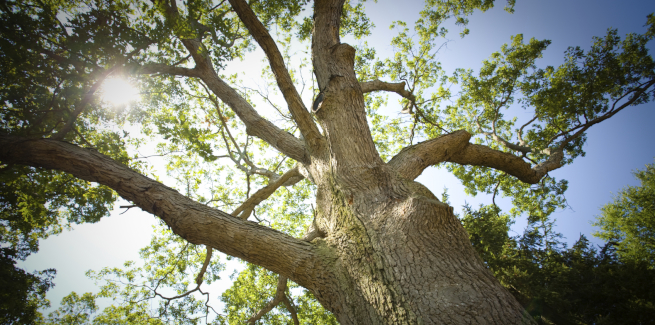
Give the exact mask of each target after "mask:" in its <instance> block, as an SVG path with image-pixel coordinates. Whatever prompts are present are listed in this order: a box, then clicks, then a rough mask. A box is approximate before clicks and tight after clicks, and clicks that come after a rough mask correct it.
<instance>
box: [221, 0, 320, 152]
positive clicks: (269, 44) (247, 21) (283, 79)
mask: <svg viewBox="0 0 655 325" xmlns="http://www.w3.org/2000/svg"><path fill="white" fill-rule="evenodd" d="M230 4H231V5H232V8H234V11H235V12H236V13H237V15H238V16H239V18H240V19H241V21H242V22H243V23H244V25H246V27H247V28H248V31H249V32H250V34H251V35H252V36H253V38H254V39H255V40H256V41H257V43H258V44H259V46H260V47H261V48H262V50H264V53H265V54H266V57H267V58H268V62H269V63H270V66H271V70H273V74H274V75H275V79H276V81H277V84H278V87H279V88H280V91H282V95H283V96H284V99H285V100H286V102H287V104H288V105H289V111H290V112H291V115H292V116H293V119H294V120H295V121H296V123H297V124H298V128H299V129H300V133H301V134H302V135H303V137H304V138H305V141H306V142H307V143H308V144H309V146H310V147H312V148H319V147H320V146H321V144H320V143H321V142H323V140H322V137H321V134H320V132H319V130H318V127H317V126H316V124H315V123H314V120H313V119H312V116H311V115H310V114H309V112H308V111H307V108H305V105H304V104H303V102H302V99H301V98H300V95H299V94H298V91H297V90H296V87H295V86H294V85H293V81H292V79H291V76H290V75H289V71H288V70H287V68H286V65H285V64H284V58H283V57H282V54H281V53H280V50H279V49H278V48H277V45H276V44H275V41H274V40H273V38H272V37H271V35H270V34H269V33H268V30H266V27H265V26H264V25H263V24H262V23H261V21H259V19H257V16H256V15H255V13H254V12H253V11H252V9H251V8H250V6H248V4H247V3H246V2H245V1H244V0H230Z"/></svg>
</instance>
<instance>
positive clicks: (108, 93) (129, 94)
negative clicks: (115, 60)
mask: <svg viewBox="0 0 655 325" xmlns="http://www.w3.org/2000/svg"><path fill="white" fill-rule="evenodd" d="M102 98H103V99H104V100H105V101H107V102H110V103H112V104H114V105H124V104H129V103H130V102H133V101H136V100H137V99H138V98H139V90H138V89H137V88H136V87H134V86H133V85H132V84H130V83H129V82H128V81H127V80H125V79H122V78H108V79H106V80H105V81H104V82H103V84H102Z"/></svg>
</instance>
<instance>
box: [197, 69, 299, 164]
mask: <svg viewBox="0 0 655 325" xmlns="http://www.w3.org/2000/svg"><path fill="white" fill-rule="evenodd" d="M201 78H202V80H203V81H204V82H205V84H206V85H207V87H208V88H209V89H210V90H211V91H212V92H213V93H214V94H215V95H216V96H217V97H218V98H220V99H221V101H223V102H224V103H225V104H227V105H228V106H229V107H230V108H231V109H232V111H234V113H236V114H237V116H239V119H241V121H242V122H243V124H245V125H246V133H248V134H249V135H252V136H255V137H258V138H260V139H262V140H264V141H266V142H267V143H268V144H270V145H271V146H273V147H275V148H276V149H277V150H279V151H280V152H281V153H283V154H285V155H287V156H289V158H292V159H295V160H296V161H300V162H303V163H309V153H308V152H307V150H306V148H305V146H304V144H303V143H302V141H300V140H299V139H298V138H296V137H294V136H293V135H292V134H291V133H289V132H286V131H284V130H282V129H280V128H278V127H277V126H275V125H274V124H273V123H271V122H270V121H268V120H266V119H264V118H263V117H262V116H261V115H259V114H258V113H257V111H255V109H254V108H253V107H252V106H251V105H250V103H248V101H246V100H245V99H244V98H243V97H241V96H240V95H239V94H238V93H237V92H236V91H235V90H234V89H233V88H232V87H230V86H228V85H227V84H226V83H225V82H224V81H223V80H222V79H221V78H219V77H218V75H216V73H215V72H214V71H213V70H211V71H203V72H202V76H201Z"/></svg>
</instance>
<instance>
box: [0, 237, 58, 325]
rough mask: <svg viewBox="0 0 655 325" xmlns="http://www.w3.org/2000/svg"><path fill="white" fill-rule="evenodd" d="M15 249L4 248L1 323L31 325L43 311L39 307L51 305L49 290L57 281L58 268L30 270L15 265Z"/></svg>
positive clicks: (0, 272) (0, 274)
mask: <svg viewBox="0 0 655 325" xmlns="http://www.w3.org/2000/svg"><path fill="white" fill-rule="evenodd" d="M17 255H19V252H17V251H16V250H15V249H12V248H7V247H2V248H0V323H2V324H30V323H33V322H35V321H36V320H37V319H39V317H40V316H41V314H40V313H39V311H38V309H39V308H43V307H49V306H50V302H49V301H48V300H47V299H46V298H45V294H46V291H48V289H50V288H51V287H52V286H53V285H54V284H53V283H52V279H53V278H54V276H55V270H54V269H48V270H44V271H41V272H35V273H27V272H25V271H24V270H22V269H19V268H17V267H16V266H15V263H16V261H15V260H16V258H17Z"/></svg>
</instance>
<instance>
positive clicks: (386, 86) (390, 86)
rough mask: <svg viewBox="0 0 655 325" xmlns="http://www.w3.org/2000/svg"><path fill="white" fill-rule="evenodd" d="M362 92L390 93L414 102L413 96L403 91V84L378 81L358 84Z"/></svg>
mask: <svg viewBox="0 0 655 325" xmlns="http://www.w3.org/2000/svg"><path fill="white" fill-rule="evenodd" d="M360 85H361V87H362V92H364V93H369V92H373V91H390V92H394V93H396V94H398V95H400V96H403V97H405V98H407V99H409V100H411V101H414V100H416V97H414V95H413V94H412V93H411V92H409V91H407V90H406V89H405V82H404V81H403V82H384V81H380V80H379V79H375V80H373V81H366V82H362V83H360Z"/></svg>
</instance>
